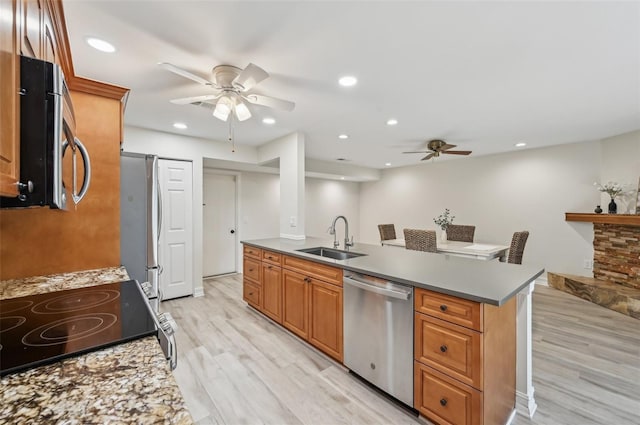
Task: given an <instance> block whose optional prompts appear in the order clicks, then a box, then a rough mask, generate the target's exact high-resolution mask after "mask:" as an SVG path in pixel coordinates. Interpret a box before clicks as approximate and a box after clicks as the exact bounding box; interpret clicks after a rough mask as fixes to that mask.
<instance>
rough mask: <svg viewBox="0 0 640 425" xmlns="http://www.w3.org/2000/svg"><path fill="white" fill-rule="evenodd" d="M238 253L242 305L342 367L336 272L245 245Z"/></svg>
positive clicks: (339, 271)
mask: <svg viewBox="0 0 640 425" xmlns="http://www.w3.org/2000/svg"><path fill="white" fill-rule="evenodd" d="M243 252H244V260H243V264H244V278H243V285H244V287H243V298H244V300H245V301H246V302H247V303H248V304H249V305H251V306H252V307H254V308H256V309H257V310H259V311H261V312H262V313H263V314H265V315H266V316H268V317H269V318H271V319H273V320H274V321H276V322H278V323H280V324H281V325H282V326H284V327H285V328H286V329H288V330H289V331H291V332H292V333H294V334H295V335H297V336H298V337H300V338H302V339H304V340H305V341H307V342H309V343H310V344H312V345H313V346H315V347H316V348H318V349H319V350H321V351H323V352H324V353H326V354H328V355H329V356H331V357H333V358H335V359H336V360H339V361H340V362H342V358H343V334H342V333H343V330H342V269H340V268H337V267H332V266H329V265H326V264H320V263H316V262H314V261H309V260H305V259H302V258H297V257H293V256H288V255H283V254H282V253H279V252H274V251H269V250H266V249H260V248H255V247H252V246H249V245H245V246H244V248H243ZM257 266H259V270H260V271H259V272H256V267H257ZM251 294H253V295H251Z"/></svg>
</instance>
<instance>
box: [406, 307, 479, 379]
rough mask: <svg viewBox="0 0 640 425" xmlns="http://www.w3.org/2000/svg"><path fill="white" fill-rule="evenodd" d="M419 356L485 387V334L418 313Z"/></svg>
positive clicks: (455, 376)
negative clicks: (483, 380)
mask: <svg viewBox="0 0 640 425" xmlns="http://www.w3.org/2000/svg"><path fill="white" fill-rule="evenodd" d="M415 333H416V334H415V347H414V348H415V353H414V354H415V359H416V360H417V361H419V362H422V363H424V364H426V365H428V366H431V367H433V368H434V369H437V370H439V371H440V372H443V373H446V374H447V375H449V376H451V377H453V378H455V379H458V380H459V381H461V382H463V383H465V384H467V385H471V386H473V387H475V388H477V389H480V390H481V389H482V363H481V353H482V334H481V333H480V332H477V331H474V330H471V329H468V328H465V327H463V326H458V325H454V324H451V323H449V322H445V321H444V320H440V319H436V318H434V317H431V316H427V315H426V314H421V313H415Z"/></svg>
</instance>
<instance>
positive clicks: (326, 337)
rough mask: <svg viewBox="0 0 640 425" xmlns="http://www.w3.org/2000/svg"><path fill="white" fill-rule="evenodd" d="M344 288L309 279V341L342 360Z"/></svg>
mask: <svg viewBox="0 0 640 425" xmlns="http://www.w3.org/2000/svg"><path fill="white" fill-rule="evenodd" d="M342 332H343V328H342V288H339V287H337V286H335V285H331V284H329V283H325V282H323V281H321V280H317V279H309V342H310V343H311V344H312V345H313V346H315V347H317V348H318V349H320V350H322V351H324V352H325V353H327V354H328V355H330V356H331V357H333V358H335V359H337V360H340V362H342V357H343V349H342V344H343V335H342Z"/></svg>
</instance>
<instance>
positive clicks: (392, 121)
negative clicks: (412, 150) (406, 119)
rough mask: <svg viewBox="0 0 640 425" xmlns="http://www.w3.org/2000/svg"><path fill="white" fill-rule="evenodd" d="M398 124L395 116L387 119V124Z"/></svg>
mask: <svg viewBox="0 0 640 425" xmlns="http://www.w3.org/2000/svg"><path fill="white" fill-rule="evenodd" d="M396 124H398V120H397V119H395V118H391V119H390V120H388V121H387V125H396Z"/></svg>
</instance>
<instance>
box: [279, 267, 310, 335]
mask: <svg viewBox="0 0 640 425" xmlns="http://www.w3.org/2000/svg"><path fill="white" fill-rule="evenodd" d="M308 279H309V278H308V277H307V276H304V275H302V274H300V273H296V272H292V271H290V270H283V271H282V291H283V297H282V300H283V302H282V304H283V305H282V307H283V311H282V325H283V326H284V327H285V328H287V329H289V330H290V331H291V332H293V333H294V334H296V335H298V336H299V337H300V338H303V339H305V340H306V339H308V336H309V308H308V300H309V298H308V295H309V283H308Z"/></svg>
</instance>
